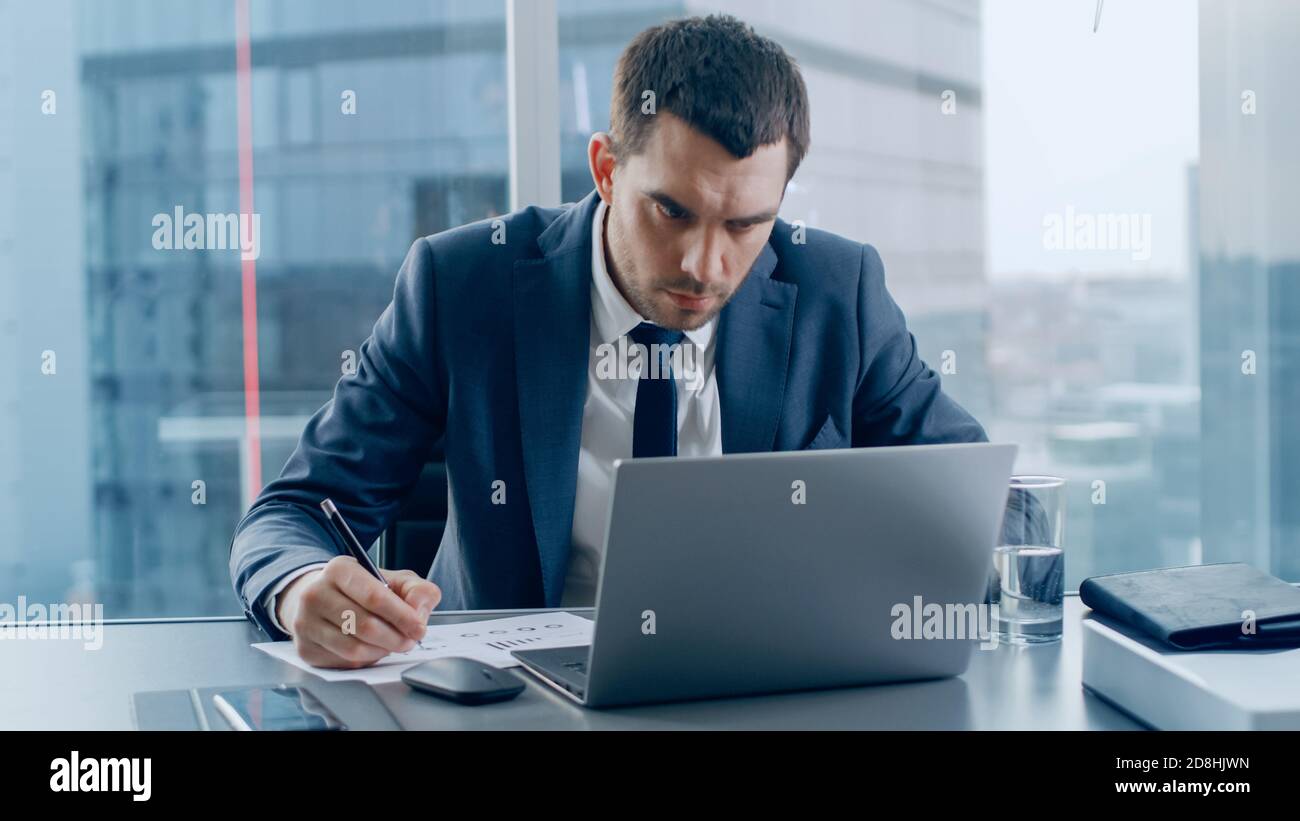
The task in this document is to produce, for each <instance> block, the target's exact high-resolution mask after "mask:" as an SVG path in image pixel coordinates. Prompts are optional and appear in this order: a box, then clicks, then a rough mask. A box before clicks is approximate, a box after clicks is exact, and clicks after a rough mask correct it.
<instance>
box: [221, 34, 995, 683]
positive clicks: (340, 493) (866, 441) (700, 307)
mask: <svg viewBox="0 0 1300 821" xmlns="http://www.w3.org/2000/svg"><path fill="white" fill-rule="evenodd" d="M610 119H611V127H610V131H609V132H608V133H598V134H595V135H594V136H593V137H592V138H591V141H590V144H589V146H588V151H587V155H588V157H587V158H588V162H589V165H590V169H591V176H592V180H593V182H594V184H595V190H594V191H593V192H592V193H591V194H590V195H588V196H587V197H586V198H585V199H583V200H582V201H581V202H579V203H576V204H573V205H570V206H565V207H561V208H538V207H529V208H524V209H523V210H520V211H517V212H515V213H513V214H509V215H507V216H505V217H502V218H501V219H500V220H498V221H491V222H487V221H485V222H481V223H475V224H471V225H467V226H463V227H460V228H456V229H452V230H449V231H445V232H443V233H440V234H435V235H433V236H429V237H424V238H422V239H419V240H417V241H416V242H415V244H414V245H413V246H412V247H411V249H410V252H409V253H408V254H407V257H406V260H405V262H404V263H403V265H402V267H401V269H400V271H399V272H398V275H397V284H396V288H395V290H394V294H393V301H392V303H391V304H390V305H389V306H388V308H387V309H386V310H385V311H384V313H383V314H382V315H381V316H380V317H379V319H378V321H377V322H376V324H375V326H374V330H373V333H372V334H371V335H370V337H369V338H368V339H367V340H366V341H365V343H364V344H363V345H362V346H361V349H360V354H359V357H358V366H357V369H356V373H355V374H353V375H349V376H345V377H343V378H342V379H341V380H340V381H339V383H338V385H337V386H336V388H335V391H334V397H333V399H332V400H331V401H330V402H329V403H328V404H326V405H325V407H323V408H322V409H321V410H320V411H319V412H317V413H316V415H315V416H313V417H312V419H311V421H310V422H309V423H308V424H307V427H306V429H305V430H304V432H303V434H302V438H301V441H300V442H299V444H298V447H297V449H296V450H295V451H294V453H293V455H292V457H291V458H290V459H289V461H288V463H287V464H286V465H285V467H284V470H283V472H282V473H281V475H280V477H279V478H278V479H276V480H275V481H273V482H271V483H270V484H269V485H267V487H266V488H265V490H264V491H263V492H262V493H261V495H260V496H259V497H258V498H257V500H256V501H255V502H254V504H253V506H252V507H251V509H250V510H249V511H248V514H247V515H246V516H245V517H244V519H243V521H241V522H240V524H239V526H238V528H237V529H236V532H235V536H234V541H233V543H232V546H231V554H230V572H231V579H232V581H233V583H234V586H235V590H236V592H237V593H238V595H239V596H240V598H241V600H242V601H243V603H244V607H245V611H246V613H247V614H248V616H249V617H250V618H252V619H253V620H254V621H256V623H257V624H258V625H259V626H261V627H262V628H263V629H264V630H266V631H267V632H268V633H269V634H270V635H272V636H273V637H276V638H284V637H286V636H292V638H293V641H294V642H295V643H296V646H297V649H298V651H299V652H300V653H301V655H302V656H303V658H304V659H306V660H307V661H309V662H312V663H314V664H317V665H321V666H334V667H356V666H363V665H366V664H370V663H373V662H374V661H376V660H378V659H379V658H382V657H383V656H384V655H386V654H387V653H389V652H391V651H398V650H404V649H408V648H410V647H411V646H413V642H414V639H416V638H418V637H420V636H422V635H423V630H424V625H425V622H426V620H427V616H428V614H429V612H430V611H431V610H432V609H433V608H435V607H442V608H446V609H468V608H473V609H482V608H529V607H555V606H590V605H591V604H592V603H593V597H594V592H595V585H596V569H597V567H599V559H600V551H601V550H602V548H603V544H602V539H603V534H604V528H605V516H606V506H607V504H608V499H609V494H610V490H611V488H610V482H611V476H612V466H613V462H614V460H616V459H620V458H636V457H642V456H664V455H676V454H682V455H717V454H723V453H744V452H755V451H782V450H798V449H808V448H841V447H850V446H851V447H870V446H878V445H914V444H924V443H939V442H975V441H984V440H985V439H986V437H985V433H984V430H983V428H981V426H980V425H979V423H977V422H976V421H975V420H974V419H973V418H972V417H971V416H970V415H969V414H967V413H966V412H965V411H964V410H963V409H962V408H961V407H959V406H958V405H957V404H956V403H955V402H954V401H953V400H952V399H950V398H949V397H948V396H946V395H945V394H944V393H943V392H942V390H941V389H940V384H939V377H938V376H937V375H936V374H935V372H934V371H933V370H931V369H930V368H929V367H927V366H926V364H925V363H924V362H923V361H922V360H921V359H920V357H919V356H918V354H917V350H916V344H915V340H914V339H913V337H912V335H911V333H910V332H909V331H908V329H907V326H906V323H905V321H904V317H903V314H902V312H901V311H900V310H899V308H898V306H897V305H896V304H895V303H894V301H893V299H892V298H891V297H890V295H889V293H888V291H887V290H886V288H885V274H884V268H883V266H882V263H881V259H880V256H879V255H878V254H877V253H876V251H875V249H874V248H872V247H871V246H870V245H863V244H860V243H858V242H854V241H852V240H848V239H845V238H842V237H839V236H835V235H833V234H830V233H826V232H823V231H817V230H813V229H804V228H802V227H800V226H796V225H791V224H788V223H786V222H783V221H782V220H780V219H777V212H778V210H779V208H780V206H781V202H782V198H783V196H784V192H785V188H786V184H787V183H788V182H789V180H790V178H791V177H792V176H793V175H794V173H795V170H796V169H797V168H798V167H799V163H800V161H801V160H802V159H803V157H804V154H805V152H806V151H807V150H808V145H809V110H808V97H807V92H806V89H805V87H804V82H803V79H802V78H801V76H800V73H799V70H798V68H797V66H796V65H795V63H794V62H793V61H792V60H791V59H790V58H789V57H788V56H787V55H786V53H785V52H784V51H783V50H782V49H781V47H780V46H779V45H777V44H776V43H774V42H773V41H771V40H769V39H766V38H764V37H760V36H758V35H756V34H755V33H754V32H753V30H752V29H750V28H749V27H747V26H745V25H744V24H742V23H740V22H739V21H737V20H735V19H734V18H730V17H719V16H714V17H707V18H693V19H686V20H679V21H674V22H670V23H667V24H664V25H661V26H657V27H654V28H651V29H648V30H646V31H644V32H642V33H641V34H639V35H638V36H637V37H636V38H635V39H634V40H633V41H632V42H631V43H630V44H629V45H628V46H627V48H626V49H625V51H624V52H623V54H622V55H621V57H620V59H619V61H618V65H617V68H616V70H615V76H614V90H613V99H612V105H611V116H610ZM637 346H641V347H637ZM621 350H635V351H638V352H640V353H645V352H658V354H655V353H651V355H650V356H640V357H639V358H638V359H637V362H638V363H639V365H640V366H639V367H634V368H633V369H631V370H626V369H619V368H612V369H611V368H610V367H608V365H609V363H608V362H606V361H604V360H606V359H607V358H608V357H609V356H610V353H611V351H621ZM683 350H686V351H689V352H691V353H692V355H691V356H689V357H671V358H670V357H669V356H668V355H667V354H669V353H677V352H681V351H683ZM655 355H662V362H663V364H664V367H663V368H662V369H661V368H657V367H656V368H651V367H650V365H651V364H659V360H658V359H653V357H654V356H655ZM652 360H653V361H652ZM688 361H689V365H690V367H689V368H687V367H685V366H683V365H682V364H681V363H683V362H688ZM688 370H689V371H690V373H689V378H686V377H687V376H688V375H687V374H686V373H685V371H688ZM440 438H441V439H443V440H444V442H445V453H446V457H445V458H446V465H447V474H448V478H449V484H450V505H449V508H450V513H449V519H448V522H447V527H446V531H445V534H444V536H443V540H442V544H441V546H440V549H439V551H438V553H437V558H436V559H435V561H434V563H433V567H432V568H431V570H430V571H429V577H428V579H423V578H420V577H418V576H417V575H416V574H414V573H411V572H409V571H402V572H395V573H388V577H389V579H390V585H389V587H385V586H384V585H382V584H380V583H379V582H378V581H377V580H375V579H374V578H373V577H371V576H369V575H368V574H367V573H366V572H365V571H364V570H362V569H361V567H360V566H359V565H358V564H357V563H356V561H354V560H353V559H351V558H350V557H344V556H340V555H339V554H340V552H341V551H340V550H338V549H337V548H336V547H335V542H334V540H333V539H332V538H331V536H330V531H329V528H328V526H327V524H326V522H325V520H324V518H323V517H322V516H321V514H320V511H319V508H318V504H319V502H320V500H321V499H322V498H324V497H326V496H328V497H330V498H332V499H333V500H334V501H335V503H336V504H337V506H338V508H339V510H340V511H341V513H342V515H343V516H344V518H345V519H346V520H347V521H348V522H349V523H350V524H351V525H352V528H353V529H354V530H355V531H356V533H357V536H358V537H359V538H360V540H361V542H362V543H363V544H370V543H372V542H373V540H374V539H375V538H377V537H378V535H379V533H380V532H381V531H382V530H383V529H384V527H385V526H386V525H387V524H388V523H389V522H390V521H391V519H392V518H393V516H394V514H395V511H396V510H397V508H398V505H399V502H400V500H401V499H402V498H403V495H404V494H405V493H406V492H407V491H409V489H410V488H411V487H412V486H413V484H414V483H415V481H416V479H417V478H418V475H419V473H420V471H421V468H422V466H423V465H424V464H425V462H426V461H427V457H428V455H429V452H430V449H431V448H432V447H433V445H434V444H435V442H436V441H438V440H439V439H440ZM725 493H726V488H719V489H718V494H719V504H725V501H724V496H725ZM681 572H682V573H683V574H687V573H690V572H691V568H689V567H683V568H681ZM345 611H352V614H353V616H354V621H353V622H352V624H353V627H354V629H351V630H346V629H343V627H344V622H343V619H344V613H345Z"/></svg>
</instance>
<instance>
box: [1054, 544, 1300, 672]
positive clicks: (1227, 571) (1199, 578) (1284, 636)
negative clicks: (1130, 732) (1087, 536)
mask: <svg viewBox="0 0 1300 821" xmlns="http://www.w3.org/2000/svg"><path fill="white" fill-rule="evenodd" d="M1079 598H1080V600H1082V601H1083V603H1084V604H1086V605H1088V606H1089V607H1091V608H1092V609H1093V610H1096V611H1097V612H1098V613H1101V614H1102V615H1104V616H1107V617H1109V618H1111V619H1114V620H1115V621H1118V622H1120V623H1121V624H1123V625H1126V626H1129V627H1132V628H1134V629H1137V630H1140V631H1142V632H1143V633H1146V634H1147V635H1149V636H1153V637H1154V638H1157V639H1159V640H1161V641H1163V642H1165V643H1166V644H1168V645H1170V646H1172V647H1175V648H1178V649H1180V650H1207V649H1216V648H1224V649H1229V648H1230V649H1234V650H1251V649H1266V648H1267V649H1276V648H1279V647H1300V589H1297V588H1295V587H1293V586H1292V585H1290V584H1287V583H1286V582H1284V581H1282V580H1281V579H1279V578H1277V577H1275V576H1270V575H1268V574H1267V573H1263V572H1261V571H1259V570H1256V569H1255V568H1254V567H1251V566H1250V565H1247V564H1241V563H1237V562H1233V563H1226V564H1202V565H1192V566H1189V567H1166V568H1161V569H1159V570H1143V571H1141V572H1138V573H1116V574H1113V575H1110V576H1093V577H1092V578H1090V579H1084V580H1083V583H1082V584H1081V585H1079Z"/></svg>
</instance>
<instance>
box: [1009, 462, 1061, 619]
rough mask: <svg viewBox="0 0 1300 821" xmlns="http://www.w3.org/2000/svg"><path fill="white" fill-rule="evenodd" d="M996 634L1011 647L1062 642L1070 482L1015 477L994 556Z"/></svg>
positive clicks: (1012, 481)
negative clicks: (1067, 498) (1067, 483)
mask: <svg viewBox="0 0 1300 821" xmlns="http://www.w3.org/2000/svg"><path fill="white" fill-rule="evenodd" d="M993 568H994V571H995V572H996V574H997V578H996V580H995V584H994V585H993V590H992V594H993V595H992V615H993V631H994V632H995V633H997V636H998V640H999V641H1005V642H1008V643H1010V644H1044V643H1047V642H1053V641H1060V640H1061V617H1062V610H1063V608H1062V599H1063V598H1064V595H1065V480H1064V479H1061V478H1059V477H1056V476H1013V477H1011V488H1010V492H1009V493H1008V495H1007V509H1006V513H1005V515H1004V517H1003V520H1002V533H1001V534H1000V535H999V537H998V543H997V547H996V548H994V550H993Z"/></svg>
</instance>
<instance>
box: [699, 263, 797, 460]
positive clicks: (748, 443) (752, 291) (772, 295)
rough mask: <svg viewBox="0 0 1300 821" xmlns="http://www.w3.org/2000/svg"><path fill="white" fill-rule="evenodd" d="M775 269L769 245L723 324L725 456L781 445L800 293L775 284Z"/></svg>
mask: <svg viewBox="0 0 1300 821" xmlns="http://www.w3.org/2000/svg"><path fill="white" fill-rule="evenodd" d="M775 267H776V252H775V251H773V250H772V246H771V245H766V246H764V247H763V252H762V253H761V254H759V255H758V259H757V260H755V262H754V266H753V268H751V269H750V272H749V276H747V277H746V278H745V282H744V284H742V285H741V286H740V290H738V291H737V292H736V294H735V296H733V297H732V298H731V301H730V302H728V303H727V306H726V307H725V308H723V309H722V314H721V316H720V317H719V320H718V323H719V324H718V334H719V337H718V356H717V369H718V374H717V377H718V396H719V400H720V402H721V403H722V450H723V452H724V453H753V452H759V451H768V450H771V449H772V447H773V446H774V445H775V444H776V431H777V425H778V424H779V423H780V421H781V405H782V402H783V401H784V399H785V382H786V372H787V370H788V368H789V364H790V339H791V336H792V334H793V332H794V304H795V295H796V292H797V291H798V288H797V287H796V286H795V285H794V284H793V283H789V282H778V281H777V280H774V279H772V278H771V275H772V271H773V269H775Z"/></svg>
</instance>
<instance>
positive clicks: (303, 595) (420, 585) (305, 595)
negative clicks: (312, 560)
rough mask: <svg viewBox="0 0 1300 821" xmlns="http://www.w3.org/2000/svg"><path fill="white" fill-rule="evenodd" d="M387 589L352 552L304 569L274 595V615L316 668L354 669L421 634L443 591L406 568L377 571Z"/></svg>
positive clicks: (402, 648) (408, 646) (410, 643)
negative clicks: (386, 583) (315, 566)
mask: <svg viewBox="0 0 1300 821" xmlns="http://www.w3.org/2000/svg"><path fill="white" fill-rule="evenodd" d="M380 572H381V573H383V574H384V577H385V578H387V579H388V585H389V586H388V587H384V586H383V585H382V584H380V583H379V580H378V579H376V578H375V577H374V576H372V575H370V574H369V573H368V572H366V570H365V568H363V567H362V566H361V565H360V564H359V563H358V562H357V560H356V559H354V558H352V557H351V556H338V557H336V558H334V559H331V560H330V562H329V563H328V564H326V565H325V566H324V567H323V568H320V569H319V570H313V571H311V572H309V573H304V574H303V575H301V576H299V577H298V578H296V579H294V580H293V582H292V583H290V585H289V586H288V587H286V588H285V589H284V590H282V591H280V594H279V595H278V596H277V597H276V618H277V619H279V621H280V624H282V625H284V626H285V628H286V629H287V630H288V631H289V633H290V634H291V635H292V636H293V644H294V647H295V648H296V649H297V650H298V655H299V656H301V657H302V659H303V661H306V662H307V663H308V664H313V665H315V666H317V667H343V668H349V669H355V668H357V667H366V666H369V665H371V664H374V663H375V662H376V661H379V660H380V659H382V658H383V657H384V656H386V655H388V654H389V653H396V652H404V651H406V650H410V649H411V648H413V647H414V646H415V644H416V642H417V641H418V640H420V639H422V638H424V631H425V627H426V626H427V624H428V619H429V613H430V612H432V610H433V608H435V607H437V606H438V602H439V601H440V600H441V599H442V591H441V590H439V589H438V586H437V585H435V584H434V583H433V582H431V581H429V580H427V579H425V578H423V577H421V576H419V575H417V574H415V573H413V572H411V571H410V570H395V571H393V570H381V571H380Z"/></svg>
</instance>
